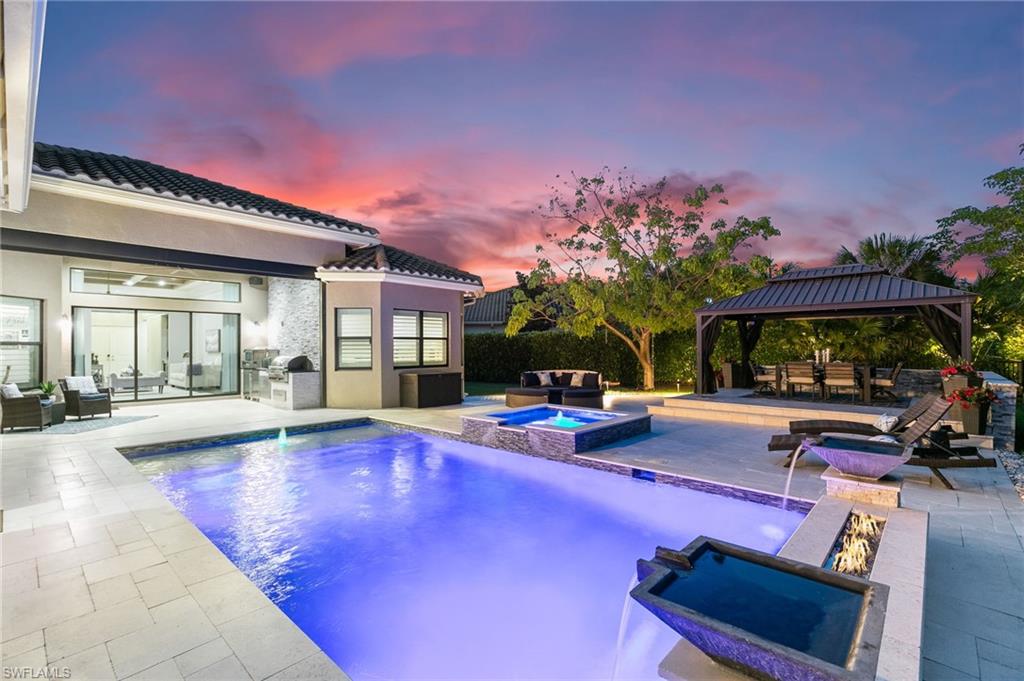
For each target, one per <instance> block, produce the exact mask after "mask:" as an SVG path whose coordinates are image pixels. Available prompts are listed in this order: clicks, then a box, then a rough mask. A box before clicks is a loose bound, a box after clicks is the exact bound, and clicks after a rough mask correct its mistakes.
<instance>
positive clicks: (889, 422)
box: [875, 414, 900, 433]
mask: <svg viewBox="0 0 1024 681" xmlns="http://www.w3.org/2000/svg"><path fill="white" fill-rule="evenodd" d="M899 422H900V419H899V417H898V416H893V415H892V414H882V415H881V416H879V417H878V418H877V419H875V428H878V429H879V430H880V431H882V432H883V433H888V432H889V431H890V430H892V429H893V428H895V427H896V424H897V423H899Z"/></svg>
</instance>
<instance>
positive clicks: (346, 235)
mask: <svg viewBox="0 0 1024 681" xmlns="http://www.w3.org/2000/svg"><path fill="white" fill-rule="evenodd" d="M32 189H33V190H36V191H42V192H48V193H51V194H60V195H62V196H70V197H73V198H78V199H85V200H87V201H98V202H101V203H109V204H113V205H117V206H126V207H129V208H138V209H140V210H148V211H155V212H159V213H166V214H169V215H178V216H181V217H188V218H195V219H199V220H212V221H214V222H224V223H228V224H234V225H242V226H244V227H252V228H254V229H262V230H266V231H271V232H282V233H285V234H294V235H299V236H305V237H312V238H317V239H327V240H330V241H339V242H342V243H346V244H349V245H352V246H355V247H359V246H372V245H376V244H378V243H380V239H379V238H378V237H376V236H373V235H370V234H359V233H356V232H346V231H343V230H334V229H326V228H324V227H316V226H314V225H307V224H303V223H301V222H297V221H294V220H282V219H278V218H272V217H267V216H265V215H261V214H259V213H256V212H250V211H244V210H238V209H233V208H229V207H225V206H219V205H215V204H213V203H208V202H197V201H189V200H185V199H180V198H178V197H175V196H171V195H165V194H157V193H156V192H154V191H142V190H138V189H131V190H128V189H125V188H123V187H118V186H115V185H113V184H99V183H93V182H83V181H81V180H76V179H72V178H68V177H60V176H56V175H49V174H43V173H40V172H36V173H34V174H33V175H32Z"/></svg>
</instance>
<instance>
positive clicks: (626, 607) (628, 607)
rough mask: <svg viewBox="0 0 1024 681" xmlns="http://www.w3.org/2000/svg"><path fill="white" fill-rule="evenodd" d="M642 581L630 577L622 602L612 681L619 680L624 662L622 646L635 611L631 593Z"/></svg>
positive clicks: (632, 576)
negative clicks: (631, 615)
mask: <svg viewBox="0 0 1024 681" xmlns="http://www.w3.org/2000/svg"><path fill="white" fill-rule="evenodd" d="M639 583H640V581H639V580H638V579H637V577H636V575H635V574H634V575H630V578H629V586H627V587H626V596H625V598H624V599H623V601H622V616H621V617H619V636H618V638H617V639H616V640H615V661H614V663H613V664H612V681H615V680H616V679H618V678H619V665H620V664H621V662H622V646H623V644H624V643H625V641H626V627H627V626H628V624H629V616H630V614H631V613H632V611H633V599H632V598H631V597H630V593H631V592H632V591H633V588H634V587H635V586H636V585H637V584H639Z"/></svg>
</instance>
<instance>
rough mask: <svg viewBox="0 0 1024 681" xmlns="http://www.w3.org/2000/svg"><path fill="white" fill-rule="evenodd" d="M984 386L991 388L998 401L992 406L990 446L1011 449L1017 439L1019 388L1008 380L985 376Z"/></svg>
mask: <svg viewBox="0 0 1024 681" xmlns="http://www.w3.org/2000/svg"><path fill="white" fill-rule="evenodd" d="M985 385H986V386H987V387H989V388H991V389H992V390H993V391H994V392H995V393H996V396H997V397H998V398H999V401H998V402H996V403H995V404H993V405H992V410H991V415H990V416H989V418H990V419H991V424H990V426H989V427H990V428H991V431H990V432H991V433H992V444H994V445H995V446H996V448H998V449H1009V450H1012V449H1013V445H1014V443H1015V441H1016V437H1017V416H1016V415H1017V396H1018V395H1017V394H1018V393H1019V392H1020V386H1019V385H1017V384H1016V383H1014V382H1013V381H1011V380H1010V379H1008V378H1004V377H1002V376H998V375H993V374H987V375H986V381H985Z"/></svg>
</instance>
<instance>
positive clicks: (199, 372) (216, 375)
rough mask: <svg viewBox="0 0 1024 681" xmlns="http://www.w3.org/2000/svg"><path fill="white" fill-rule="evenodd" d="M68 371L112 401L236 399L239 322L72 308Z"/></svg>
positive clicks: (214, 316)
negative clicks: (233, 396)
mask: <svg viewBox="0 0 1024 681" xmlns="http://www.w3.org/2000/svg"><path fill="white" fill-rule="evenodd" d="M72 318H73V319H72V321H73V323H74V332H73V334H72V364H73V366H72V370H73V373H74V375H76V376H92V377H93V380H95V381H96V385H97V386H99V387H102V388H110V389H111V391H112V393H113V396H114V400H117V401H126V400H153V399H170V398H182V397H202V396H207V395H224V394H234V393H237V392H238V376H239V340H240V339H239V332H238V327H239V324H238V320H239V318H238V315H237V314H230V313H208V312H176V311H171V310H141V309H114V308H92V307H76V308H73V310H72Z"/></svg>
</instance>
